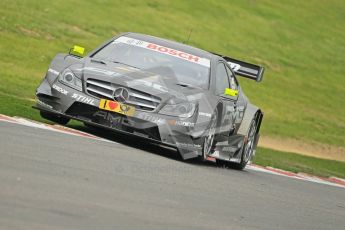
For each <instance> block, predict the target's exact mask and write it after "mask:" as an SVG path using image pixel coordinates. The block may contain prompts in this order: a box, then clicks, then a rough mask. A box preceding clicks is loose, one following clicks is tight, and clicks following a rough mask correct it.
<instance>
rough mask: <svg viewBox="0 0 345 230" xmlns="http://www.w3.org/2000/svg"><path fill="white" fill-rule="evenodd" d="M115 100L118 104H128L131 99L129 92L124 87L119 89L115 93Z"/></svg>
mask: <svg viewBox="0 0 345 230" xmlns="http://www.w3.org/2000/svg"><path fill="white" fill-rule="evenodd" d="M114 99H115V100H116V101H118V102H126V101H127V100H128V99H129V92H128V90H127V89H125V88H123V87H119V88H117V89H116V90H115V91H114Z"/></svg>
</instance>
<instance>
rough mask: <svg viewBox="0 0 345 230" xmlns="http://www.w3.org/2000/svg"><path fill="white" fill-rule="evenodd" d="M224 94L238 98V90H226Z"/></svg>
mask: <svg viewBox="0 0 345 230" xmlns="http://www.w3.org/2000/svg"><path fill="white" fill-rule="evenodd" d="M224 94H225V95H227V96H231V97H237V96H238V90H236V89H230V88H225V90H224Z"/></svg>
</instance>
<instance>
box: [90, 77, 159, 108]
mask: <svg viewBox="0 0 345 230" xmlns="http://www.w3.org/2000/svg"><path fill="white" fill-rule="evenodd" d="M119 87H123V86H120V85H116V84H112V83H110V82H106V81H101V80H96V79H87V81H86V91H87V93H88V94H90V95H93V96H95V97H98V98H109V99H111V100H115V98H114V91H115V90H116V89H117V88H119ZM123 88H126V89H127V90H128V92H129V98H128V100H126V102H125V103H126V104H129V105H133V106H134V107H136V108H137V109H140V110H145V111H153V110H155V109H156V108H157V107H158V105H159V104H160V102H161V100H160V98H158V97H156V96H153V95H151V94H148V93H144V92H141V91H138V90H136V89H132V88H127V87H123Z"/></svg>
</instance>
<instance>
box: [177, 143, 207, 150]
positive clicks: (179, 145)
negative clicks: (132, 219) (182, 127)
mask: <svg viewBox="0 0 345 230" xmlns="http://www.w3.org/2000/svg"><path fill="white" fill-rule="evenodd" d="M176 146H177V147H179V148H187V149H201V145H196V144H190V143H182V142H176Z"/></svg>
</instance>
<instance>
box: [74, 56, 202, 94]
mask: <svg viewBox="0 0 345 230" xmlns="http://www.w3.org/2000/svg"><path fill="white" fill-rule="evenodd" d="M71 69H72V71H73V70H75V72H79V74H80V75H81V77H82V79H83V80H84V82H87V81H88V80H96V81H103V82H107V83H110V84H111V86H112V87H114V88H116V87H120V86H123V87H127V88H130V89H134V90H137V91H141V92H144V93H147V94H150V95H154V96H156V97H159V98H161V100H162V101H168V100H171V99H173V100H175V99H179V100H188V101H191V100H193V99H192V98H193V95H197V94H200V93H206V92H207V91H206V90H205V89H201V88H194V87H188V86H180V85H177V84H176V83H177V79H176V78H175V77H173V76H172V75H170V76H169V77H167V75H165V73H168V72H167V71H165V70H164V68H162V69H159V68H155V69H152V70H150V69H147V70H143V69H137V68H134V67H130V66H126V65H124V64H119V63H113V62H95V61H92V60H91V59H90V58H88V59H86V60H85V61H84V64H83V65H82V66H80V65H78V66H74V67H73V66H72V67H71ZM85 85H86V84H85Z"/></svg>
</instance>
